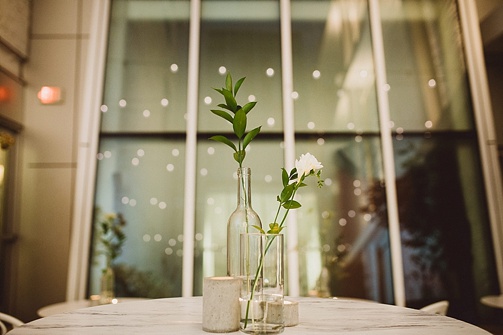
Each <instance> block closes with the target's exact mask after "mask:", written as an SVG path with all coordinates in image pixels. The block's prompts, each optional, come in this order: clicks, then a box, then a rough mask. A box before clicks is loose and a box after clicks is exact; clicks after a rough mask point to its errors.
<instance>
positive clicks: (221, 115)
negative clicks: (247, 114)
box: [211, 109, 234, 123]
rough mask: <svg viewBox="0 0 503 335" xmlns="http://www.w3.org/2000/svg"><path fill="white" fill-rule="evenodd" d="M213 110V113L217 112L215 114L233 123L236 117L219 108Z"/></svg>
mask: <svg viewBox="0 0 503 335" xmlns="http://www.w3.org/2000/svg"><path fill="white" fill-rule="evenodd" d="M211 112H212V113H213V114H215V115H218V116H220V117H221V118H224V119H226V120H227V121H229V122H230V123H232V122H233V121H234V119H233V118H232V116H231V115H230V114H229V113H227V112H224V111H221V110H219V109H212V110H211Z"/></svg>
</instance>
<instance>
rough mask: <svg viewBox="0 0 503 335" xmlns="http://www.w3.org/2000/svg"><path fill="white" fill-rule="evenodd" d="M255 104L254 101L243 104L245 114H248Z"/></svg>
mask: <svg viewBox="0 0 503 335" xmlns="http://www.w3.org/2000/svg"><path fill="white" fill-rule="evenodd" d="M256 104H257V102H256V101H252V102H249V103H247V104H246V105H244V106H243V110H244V111H245V113H246V114H248V112H249V111H251V110H252V109H253V107H255V105H256Z"/></svg>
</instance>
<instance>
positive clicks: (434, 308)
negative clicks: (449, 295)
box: [421, 300, 449, 315]
mask: <svg viewBox="0 0 503 335" xmlns="http://www.w3.org/2000/svg"><path fill="white" fill-rule="evenodd" d="M448 308H449V302H448V301H447V300H442V301H438V302H435V303H433V304H431V305H428V306H424V307H423V308H421V310H422V311H425V312H429V313H435V314H439V315H447V309H448Z"/></svg>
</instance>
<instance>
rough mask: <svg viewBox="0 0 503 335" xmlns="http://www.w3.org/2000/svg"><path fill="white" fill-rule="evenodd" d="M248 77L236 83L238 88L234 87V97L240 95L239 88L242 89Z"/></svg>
mask: <svg viewBox="0 0 503 335" xmlns="http://www.w3.org/2000/svg"><path fill="white" fill-rule="evenodd" d="M245 79H246V77H243V78H241V79H239V80H238V82H237V83H236V86H234V96H236V95H238V91H239V88H240V87H241V84H243V81H245Z"/></svg>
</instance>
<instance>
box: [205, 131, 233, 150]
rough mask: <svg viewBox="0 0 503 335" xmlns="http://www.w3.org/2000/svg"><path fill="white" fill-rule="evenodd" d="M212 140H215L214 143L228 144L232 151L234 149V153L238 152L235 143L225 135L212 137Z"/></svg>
mask: <svg viewBox="0 0 503 335" xmlns="http://www.w3.org/2000/svg"><path fill="white" fill-rule="evenodd" d="M210 140H213V141H217V142H220V143H223V144H226V145H228V146H229V147H231V148H232V149H234V151H237V149H236V146H235V145H234V143H232V142H231V141H230V140H229V139H228V138H227V137H225V136H223V135H215V136H211V137H210Z"/></svg>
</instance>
